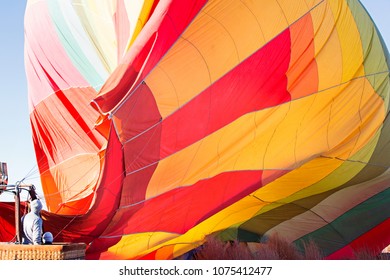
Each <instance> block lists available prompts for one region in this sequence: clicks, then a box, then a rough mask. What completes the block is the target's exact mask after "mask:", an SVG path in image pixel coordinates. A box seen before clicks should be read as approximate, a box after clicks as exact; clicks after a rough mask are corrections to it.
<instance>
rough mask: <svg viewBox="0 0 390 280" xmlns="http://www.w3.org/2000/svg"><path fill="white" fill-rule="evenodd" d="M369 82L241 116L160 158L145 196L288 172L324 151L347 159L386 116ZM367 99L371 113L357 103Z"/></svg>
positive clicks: (357, 80)
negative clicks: (246, 173)
mask: <svg viewBox="0 0 390 280" xmlns="http://www.w3.org/2000/svg"><path fill="white" fill-rule="evenodd" d="M365 85H366V86H365ZM367 85H369V83H366V82H365V79H356V80H353V81H351V82H350V83H349V84H344V85H342V86H340V87H335V88H332V89H330V90H328V91H324V92H321V93H319V94H316V95H311V96H309V97H307V98H302V99H299V100H295V101H293V102H290V103H287V104H283V105H281V106H277V107H274V108H269V109H266V110H262V111H259V112H256V113H252V114H247V115H244V116H242V117H241V118H239V119H237V120H236V121H235V122H232V123H230V124H229V125H227V126H226V127H224V128H222V129H220V130H219V131H217V132H215V133H213V134H211V135H209V136H208V137H206V138H204V139H202V140H201V141H198V142H197V143H195V144H193V145H191V146H189V147H187V148H185V149H183V150H182V151H179V152H177V153H175V154H173V155H172V156H170V157H168V158H166V159H163V160H162V161H160V163H159V165H158V167H157V169H156V171H155V173H154V175H153V176H152V179H151V181H150V183H149V186H148V190H147V197H152V196H155V195H158V194H160V193H162V192H165V191H168V190H170V189H174V188H176V187H177V186H186V185H192V184H194V183H196V182H197V181H199V180H202V179H204V178H209V177H212V176H215V175H217V174H219V173H222V172H228V171H232V170H262V169H282V170H290V169H294V168H296V167H299V166H300V165H302V164H303V163H304V162H306V161H308V160H310V159H311V158H313V157H315V156H316V155H320V154H323V155H327V156H339V157H345V158H348V156H349V155H350V154H351V153H355V152H356V151H357V150H359V149H360V148H361V147H362V146H363V145H364V144H366V143H367V142H368V141H369V139H370V137H372V136H373V131H374V132H375V131H376V129H378V128H379V126H380V124H381V122H382V120H383V118H384V111H383V108H382V107H381V106H382V104H383V103H382V99H380V98H379V97H378V96H377V95H376V94H375V93H374V92H373V89H372V88H371V87H369V86H367ZM340 90H343V93H342V94H341V95H340ZM357 90H358V91H360V92H361V98H360V99H359V98H356V94H357ZM367 102H369V103H367ZM366 103H367V104H369V106H365V108H366V110H367V111H362V112H361V115H359V113H358V112H359V108H360V107H359V106H363V105H365V104H366ZM381 110H382V113H379V114H378V112H380V111H381ZM329 119H331V120H332V121H331V122H330V123H329ZM351 127H352V128H353V130H352V131H351ZM238 131H240V133H237V132H238ZM233 147H234V148H233ZM332 149H335V150H334V151H333V152H332Z"/></svg>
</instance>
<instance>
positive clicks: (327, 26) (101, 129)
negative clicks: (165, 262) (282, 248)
mask: <svg viewBox="0 0 390 280" xmlns="http://www.w3.org/2000/svg"><path fill="white" fill-rule="evenodd" d="M98 2H99V3H98V4H96V3H94V2H93V1H89V0H71V1H61V0H50V1H49V0H41V1H36V0H29V1H28V2H27V7H26V14H25V68H26V73H27V80H28V96H29V109H30V121H31V128H32V135H33V143H34V149H35V153H36V159H37V165H38V167H39V172H40V177H41V182H42V189H43V192H44V199H45V202H46V204H47V211H44V213H43V218H44V227H45V230H46V231H51V232H52V233H53V236H54V241H55V242H56V241H57V242H60V241H61V242H62V241H64V242H85V243H87V245H88V246H87V252H86V253H87V255H86V257H87V258H88V259H173V258H177V257H179V256H181V255H183V254H185V253H186V252H189V251H191V250H192V249H194V248H197V247H198V246H200V245H201V244H202V243H203V242H204V241H205V239H206V237H207V236H209V235H214V236H217V237H219V238H222V239H223V240H240V241H244V242H260V241H262V240H263V239H264V238H266V237H267V236H269V235H271V234H273V233H277V234H278V235H279V236H282V237H283V238H285V239H286V240H288V241H289V242H293V243H294V244H296V245H297V246H298V247H299V246H302V244H304V242H307V241H310V240H312V241H314V242H315V243H316V244H317V245H318V246H319V248H320V249H321V250H323V252H324V255H325V257H326V258H328V259H343V258H349V257H351V256H352V254H353V252H354V251H356V250H359V248H365V249H367V248H368V249H372V250H377V249H378V248H380V249H383V248H384V247H385V246H387V245H388V244H390V235H389V232H390V219H389V217H390V208H389V204H390V188H389V185H390V169H389V168H390V121H389V118H388V115H389V97H390V75H389V67H390V56H389V53H388V51H387V48H386V46H385V44H384V42H383V40H382V38H381V35H380V33H379V31H378V29H377V28H376V26H375V24H374V23H373V21H372V19H371V18H370V16H369V15H368V13H367V12H366V10H365V9H364V7H363V6H362V4H361V3H360V2H359V1H357V0H311V1H309V0H299V1H288V0H278V1H274V0H272V1H247V0H194V1H180V0H159V1H158V0H144V1H140V0H101V1H98ZM0 210H1V213H2V214H1V215H0V224H1V225H2V228H4V230H2V231H0V240H1V241H9V240H11V239H12V238H13V236H14V225H13V211H14V209H13V206H12V204H9V203H0Z"/></svg>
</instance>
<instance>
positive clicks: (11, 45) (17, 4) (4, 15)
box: [0, 0, 390, 200]
mask: <svg viewBox="0 0 390 280" xmlns="http://www.w3.org/2000/svg"><path fill="white" fill-rule="evenodd" d="M361 2H362V3H363V5H364V6H365V7H366V9H367V10H368V12H369V13H370V14H371V17H372V18H373V19H374V21H375V23H376V24H377V26H378V28H379V30H380V32H381V34H382V36H383V38H384V40H385V42H386V44H387V46H388V48H390V15H389V12H390V0H362V1H361ZM25 5H26V0H13V1H4V0H2V1H1V3H0V34H1V43H0V48H1V49H0V104H1V110H2V116H1V131H2V135H1V136H0V161H3V162H7V163H8V169H9V177H10V178H9V183H10V184H14V183H16V182H17V181H20V180H22V179H24V178H25V177H26V176H27V175H29V176H28V177H27V178H26V179H25V183H32V184H34V185H36V186H37V190H38V193H41V190H40V180H39V175H38V172H37V165H36V160H35V154H34V150H33V145H32V139H31V128H30V122H29V113H28V101H27V82H26V76H25V71H24V58H23V48H24V46H23V44H24V38H23V36H24V35H23V20H24V10H25ZM0 200H12V197H10V196H6V195H2V196H0Z"/></svg>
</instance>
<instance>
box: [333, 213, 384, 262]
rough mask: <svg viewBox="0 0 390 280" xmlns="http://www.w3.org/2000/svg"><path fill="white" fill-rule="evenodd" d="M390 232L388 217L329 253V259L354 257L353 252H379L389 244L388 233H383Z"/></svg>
mask: <svg viewBox="0 0 390 280" xmlns="http://www.w3.org/2000/svg"><path fill="white" fill-rule="evenodd" d="M385 232H387V233H389V232H390V219H387V220H386V221H384V222H383V223H381V224H379V225H378V226H376V227H375V228H373V229H371V230H370V231H368V232H366V233H365V234H363V235H361V236H360V237H359V238H357V239H355V240H354V241H352V242H351V243H350V244H348V245H347V246H345V247H343V248H342V249H340V250H338V251H336V252H334V253H333V254H331V255H329V256H328V257H327V259H329V260H340V259H348V258H351V259H353V258H354V252H357V253H358V252H362V251H363V252H366V250H369V252H368V253H374V252H376V253H378V254H379V253H380V252H381V251H382V250H383V249H384V248H385V247H386V246H388V245H389V244H390V234H387V235H386V234H384V233H385Z"/></svg>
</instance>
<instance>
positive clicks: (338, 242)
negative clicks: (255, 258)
mask: <svg viewBox="0 0 390 280" xmlns="http://www.w3.org/2000/svg"><path fill="white" fill-rule="evenodd" d="M389 205H390V189H387V190H385V191H383V192H381V193H379V194H377V195H375V196H373V197H371V198H370V199H368V200H366V201H365V202H363V203H361V204H359V205H357V206H356V207H354V208H352V209H351V210H350V211H348V212H346V213H344V214H343V215H341V216H340V217H338V218H337V219H336V220H334V221H333V222H331V223H329V224H328V225H326V226H324V227H322V228H320V229H318V230H316V231H314V232H312V233H310V234H308V235H306V236H303V237H302V238H300V239H298V240H296V241H295V243H296V245H297V246H298V247H299V246H302V242H309V241H310V240H315V242H316V243H317V245H318V246H319V247H320V248H321V249H322V250H323V251H324V254H325V255H326V256H328V255H330V254H332V253H333V252H335V251H337V250H340V249H341V248H343V247H345V246H346V245H348V244H349V243H350V242H352V241H353V240H354V239H356V238H358V237H359V236H361V235H363V234H364V233H365V232H367V231H369V230H371V229H372V228H374V227H375V226H377V225H378V224H380V223H382V222H384V221H385V220H386V219H389V218H390V207H389Z"/></svg>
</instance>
